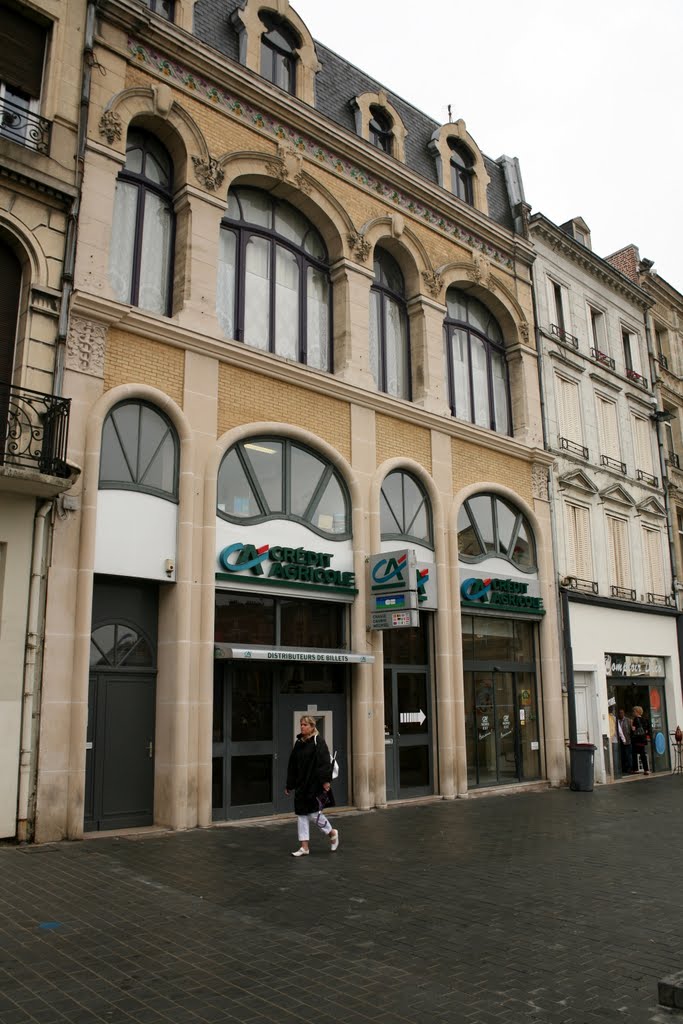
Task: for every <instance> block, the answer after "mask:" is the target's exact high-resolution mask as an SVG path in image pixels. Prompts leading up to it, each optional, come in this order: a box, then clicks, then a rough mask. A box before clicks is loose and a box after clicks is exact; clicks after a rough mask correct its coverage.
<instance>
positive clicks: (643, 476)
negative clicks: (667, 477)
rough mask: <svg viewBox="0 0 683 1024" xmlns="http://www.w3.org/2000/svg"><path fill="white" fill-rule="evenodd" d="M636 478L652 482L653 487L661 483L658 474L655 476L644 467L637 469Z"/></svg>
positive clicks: (648, 482)
mask: <svg viewBox="0 0 683 1024" xmlns="http://www.w3.org/2000/svg"><path fill="white" fill-rule="evenodd" d="M636 479H637V480H644V481H645V483H646V484H652V486H653V487H656V486H657V484H658V483H659V480H658V479H657V477H656V476H653V475H652V473H646V472H645V470H644V469H637V470H636Z"/></svg>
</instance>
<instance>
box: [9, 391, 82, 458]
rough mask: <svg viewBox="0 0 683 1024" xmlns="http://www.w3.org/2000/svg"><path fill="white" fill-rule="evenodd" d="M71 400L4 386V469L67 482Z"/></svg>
mask: <svg viewBox="0 0 683 1024" xmlns="http://www.w3.org/2000/svg"><path fill="white" fill-rule="evenodd" d="M70 406H71V399H70V398H57V397H56V396H55V395H44V394H43V393H42V391H31V390H30V389H29V388H15V387H12V385H10V384H2V383H0V468H2V467H3V466H17V467H21V468H23V469H35V470H37V471H38V472H39V473H44V474H46V475H47V476H58V477H63V478H66V477H68V476H69V468H68V466H67V463H66V445H67V439H68V434H69V409H70Z"/></svg>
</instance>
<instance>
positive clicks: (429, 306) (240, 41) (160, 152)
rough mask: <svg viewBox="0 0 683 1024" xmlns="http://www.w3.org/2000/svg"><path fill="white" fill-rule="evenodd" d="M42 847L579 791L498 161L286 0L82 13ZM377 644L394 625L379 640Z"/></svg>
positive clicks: (519, 272)
mask: <svg viewBox="0 0 683 1024" xmlns="http://www.w3.org/2000/svg"><path fill="white" fill-rule="evenodd" d="M93 62H94V64H95V65H96V66H97V67H99V68H101V69H102V71H103V74H101V75H100V74H98V75H94V76H93V77H92V83H91V94H90V108H89V115H88V124H87V137H86V142H85V153H84V174H83V190H82V199H81V211H80V231H79V243H78V256H77V262H76V269H75V281H74V294H73V300H72V306H71V321H70V329H69V350H70V351H72V352H73V353H74V356H75V358H73V359H71V360H70V361H68V363H67V365H66V368H65V374H64V389H65V394H67V395H68V396H69V397H70V398H71V400H72V423H71V432H70V445H69V458H70V459H71V460H72V461H73V462H75V463H77V464H78V465H81V466H82V467H83V472H82V476H81V478H80V480H79V481H78V482H77V484H76V485H75V486H74V487H73V489H72V491H71V492H70V499H71V500H70V503H69V511H68V512H67V514H66V515H65V517H64V518H63V519H60V520H58V522H57V523H56V533H55V539H54V545H53V558H52V567H51V573H50V584H49V590H48V602H47V638H46V659H45V670H44V678H43V693H42V729H41V743H40V757H39V765H38V792H37V813H36V823H35V824H36V838H37V839H38V840H39V841H45V840H52V839H57V838H61V837H69V838H77V837H79V836H81V835H82V834H83V832H84V829H86V830H87V829H107V828H115V827H124V826H130V825H147V824H152V823H154V824H159V825H165V826H170V827H174V828H185V827H192V826H195V825H204V826H206V825H209V824H210V823H211V822H212V821H216V820H226V819H231V818H236V817H244V816H252V815H258V814H271V813H273V812H277V811H284V810H286V809H288V807H289V806H290V805H289V804H287V802H286V801H285V798H284V796H283V795H282V789H283V788H284V774H283V773H284V769H285V766H286V760H287V755H288V752H289V749H290V748H291V744H292V740H293V737H294V734H295V732H296V728H297V724H298V718H299V716H300V714H301V713H304V712H306V713H311V714H315V715H316V716H317V718H318V720H319V722H320V729H321V731H323V732H324V734H325V736H326V738H327V740H328V743H329V744H330V747H331V749H332V748H334V749H336V750H338V754H339V758H340V762H341V766H342V773H341V776H340V780H339V782H338V793H337V800H338V802H340V803H348V804H352V805H355V806H357V807H363V808H367V807H372V806H383V805H385V804H386V803H387V801H389V800H392V799H398V798H406V797H408V798H409V797H411V796H423V795H427V794H434V795H439V796H442V797H444V798H454V797H456V796H464V795H465V794H467V793H468V792H469V791H470V790H471V789H472V788H473V787H475V786H485V785H496V784H502V783H506V782H509V783H520V782H524V781H527V780H548V781H549V782H550V783H551V784H554V785H557V784H560V783H561V782H562V781H563V780H564V779H565V778H566V767H565V750H564V735H563V708H562V691H561V684H560V669H559V659H560V655H559V650H558V644H557V636H558V625H557V596H556V595H557V591H556V574H555V571H554V566H553V555H552V537H551V527H550V503H549V494H548V468H549V465H550V463H551V456H550V455H549V454H548V453H547V452H546V451H545V450H544V446H543V433H542V421H541V413H540V401H539V389H538V373H537V361H536V355H537V353H536V348H535V334H534V327H533V324H534V318H533V302H532V276H531V266H532V262H533V252H532V246H531V242H530V239H529V237H528V228H527V216H528V210H527V207H526V206H525V204H524V201H523V193H522V187H521V179H520V174H519V167H518V165H517V162H516V160H514V159H509V158H507V157H501V158H500V159H498V160H492V159H490V158H489V157H488V156H486V155H485V154H483V153H482V152H481V151H480V149H479V147H478V146H477V143H476V141H475V139H474V138H473V137H472V135H470V133H469V131H468V129H467V127H466V125H465V123H464V121H462V120H458V121H456V122H455V123H452V124H451V123H449V124H445V125H438V124H436V123H434V122H432V121H431V120H430V119H429V118H427V117H426V116H425V115H423V114H421V113H420V112H419V111H416V110H415V109H414V108H413V107H411V106H410V105H409V104H408V103H406V102H405V101H403V100H402V99H401V98H400V97H397V96H393V95H390V94H389V93H388V92H387V91H386V90H385V89H384V88H383V87H382V86H381V84H379V83H377V82H376V81H374V80H373V79H372V78H370V77H369V76H367V75H365V74H364V73H362V72H360V71H358V70H357V69H355V68H354V67H352V66H351V65H349V64H348V63H347V62H345V61H343V59H342V58H340V57H338V56H337V55H336V54H334V53H333V52H332V51H330V50H329V49H327V48H326V47H324V46H322V45H321V44H319V43H316V42H315V41H314V40H313V39H312V38H311V36H310V33H309V32H308V29H307V28H306V25H305V24H304V23H303V22H302V21H301V19H300V18H299V17H298V15H297V14H296V12H295V10H294V9H293V8H291V7H290V5H289V4H288V3H287V2H286V0H277V2H275V0H271V2H270V3H264V2H262V0H247V2H246V3H245V4H243V5H238V4H237V3H235V2H233V0H229V2H227V3H225V2H223V3H218V2H216V0H211V2H209V0H197V2H196V3H194V4H192V3H190V2H186V0H183V2H182V3H181V2H176V3H175V4H172V3H169V2H161V0H154V2H152V0H151V2H150V3H149V4H148V5H147V8H141V4H140V3H139V2H137V0H104V2H102V3H100V4H98V10H97V30H96V35H95V46H94V52H93ZM378 626H382V627H385V626H391V628H376V627H378Z"/></svg>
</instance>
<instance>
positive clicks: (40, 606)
mask: <svg viewBox="0 0 683 1024" xmlns="http://www.w3.org/2000/svg"><path fill="white" fill-rule="evenodd" d="M64 8H65V5H63V4H60V3H57V2H56V0H54V2H51V0H45V2H35V3H31V4H12V3H6V4H3V5H2V10H0V664H1V665H2V672H0V838H7V837H15V836H18V837H19V838H20V839H25V838H27V837H28V836H29V835H30V823H31V821H32V820H33V816H34V810H35V781H36V763H37V742H38V735H39V728H40V702H41V692H40V685H41V665H42V661H43V634H44V606H45V581H46V572H47V562H48V560H49V552H50V543H51V534H52V523H53V520H54V518H55V516H57V515H61V514H63V507H64V506H63V503H62V500H61V497H60V496H61V495H62V494H63V493H64V492H65V491H67V490H68V489H69V488H70V487H71V485H72V483H73V481H74V479H75V477H76V476H77V468H76V467H73V466H70V465H69V464H68V463H67V461H66V456H67V449H66V444H67V434H68V425H69V401H68V400H67V399H64V398H62V397H60V396H61V395H62V393H63V392H62V381H63V370H64V363H65V357H66V353H65V341H66V330H65V324H66V309H67V306H68V290H69V276H68V274H69V253H70V252H71V254H72V255H73V245H72V243H73V241H74V234H73V231H72V230H71V229H72V227H73V212H74V207H75V202H76V198H77V194H78V187H77V161H76V156H77V128H78V118H79V95H80V85H81V54H82V50H83V45H84V27H85V26H84V21H83V12H82V11H79V10H78V8H77V5H72V6H70V8H69V10H65V9H64ZM63 328H64V329H63Z"/></svg>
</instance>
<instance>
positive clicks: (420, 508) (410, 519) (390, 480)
mask: <svg viewBox="0 0 683 1024" xmlns="http://www.w3.org/2000/svg"><path fill="white" fill-rule="evenodd" d="M380 506H381V507H380V529H381V532H382V540H402V541H403V540H405V541H414V542H416V543H418V544H424V545H425V547H428V548H433V547H434V536H433V532H432V509H431V505H430V502H429V498H428V497H427V492H426V491H425V489H424V487H423V486H422V484H421V483H420V482H419V481H418V480H416V479H415V477H414V476H412V475H411V474H410V473H406V472H405V470H402V469H397V470H395V471H394V472H393V473H389V475H388V476H387V477H385V479H384V483H383V484H382V495H381V498H380Z"/></svg>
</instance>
